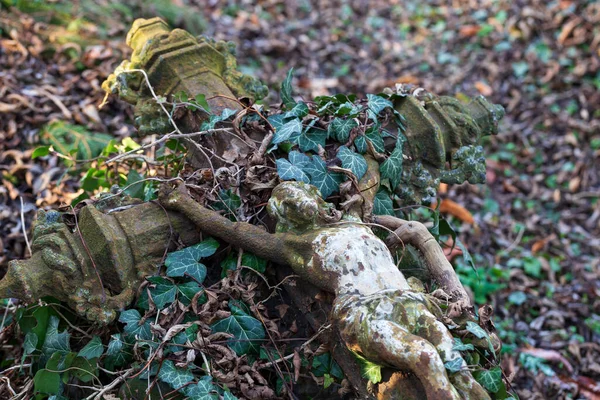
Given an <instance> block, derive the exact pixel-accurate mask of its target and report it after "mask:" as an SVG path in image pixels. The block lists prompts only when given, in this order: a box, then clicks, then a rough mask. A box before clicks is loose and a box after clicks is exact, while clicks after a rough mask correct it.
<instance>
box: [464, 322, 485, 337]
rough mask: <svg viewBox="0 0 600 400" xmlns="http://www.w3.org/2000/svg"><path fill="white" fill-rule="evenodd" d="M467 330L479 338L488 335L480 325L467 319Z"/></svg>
mask: <svg viewBox="0 0 600 400" xmlns="http://www.w3.org/2000/svg"><path fill="white" fill-rule="evenodd" d="M467 331H469V332H471V333H472V334H473V335H475V337H477V338H479V339H483V338H486V337H488V334H487V332H486V331H484V330H483V328H482V327H480V326H479V325H477V324H476V323H475V322H473V321H467Z"/></svg>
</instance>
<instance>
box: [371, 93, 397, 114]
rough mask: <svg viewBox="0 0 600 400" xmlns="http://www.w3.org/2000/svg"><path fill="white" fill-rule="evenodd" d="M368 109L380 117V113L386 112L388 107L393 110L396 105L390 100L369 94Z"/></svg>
mask: <svg viewBox="0 0 600 400" xmlns="http://www.w3.org/2000/svg"><path fill="white" fill-rule="evenodd" d="M367 107H368V108H369V110H371V111H372V112H373V113H374V114H375V115H379V113H380V112H381V111H383V110H385V109H386V108H388V107H391V108H393V107H394V105H393V104H392V102H391V101H389V100H388V99H385V98H383V97H381V96H378V95H376V94H367Z"/></svg>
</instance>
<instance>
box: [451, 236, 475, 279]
mask: <svg viewBox="0 0 600 400" xmlns="http://www.w3.org/2000/svg"><path fill="white" fill-rule="evenodd" d="M454 242H455V243H456V245H457V246H458V248H459V249H460V250H461V251H462V257H463V260H464V261H465V264H467V265H468V266H469V267H471V269H473V271H475V263H474V262H473V258H472V257H471V253H469V250H468V249H467V246H465V245H464V244H463V242H462V241H461V240H460V239H459V238H458V237H456V236H455V237H454Z"/></svg>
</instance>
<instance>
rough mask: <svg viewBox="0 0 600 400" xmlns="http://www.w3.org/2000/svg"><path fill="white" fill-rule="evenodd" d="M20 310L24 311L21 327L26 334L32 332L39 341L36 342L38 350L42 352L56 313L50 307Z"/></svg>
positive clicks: (20, 320) (20, 319) (21, 316)
mask: <svg viewBox="0 0 600 400" xmlns="http://www.w3.org/2000/svg"><path fill="white" fill-rule="evenodd" d="M20 310H23V313H22V314H21V315H20V317H19V318H18V319H19V327H20V328H21V329H22V331H23V332H25V333H26V334H27V333H30V332H32V333H33V334H34V335H35V336H36V337H37V340H36V341H35V343H36V348H37V349H38V350H41V348H42V345H43V344H44V341H45V339H46V332H47V331H48V323H49V320H50V316H52V315H56V311H54V310H53V309H52V308H50V307H49V306H40V307H33V308H32V309H20ZM32 342H33V339H32Z"/></svg>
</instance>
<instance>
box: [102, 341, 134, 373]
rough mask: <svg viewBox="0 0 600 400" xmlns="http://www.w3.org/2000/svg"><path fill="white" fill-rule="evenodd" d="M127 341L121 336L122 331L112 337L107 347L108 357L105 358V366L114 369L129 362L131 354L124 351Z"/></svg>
mask: <svg viewBox="0 0 600 400" xmlns="http://www.w3.org/2000/svg"><path fill="white" fill-rule="evenodd" d="M124 349H125V342H123V339H122V338H121V334H120V333H116V334H114V335H112V336H111V337H110V342H108V348H107V349H106V357H105V358H104V366H105V367H106V368H107V369H109V370H111V371H114V369H115V368H116V367H120V366H123V365H125V364H126V363H127V362H128V359H129V354H128V353H127V352H126V351H124Z"/></svg>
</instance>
